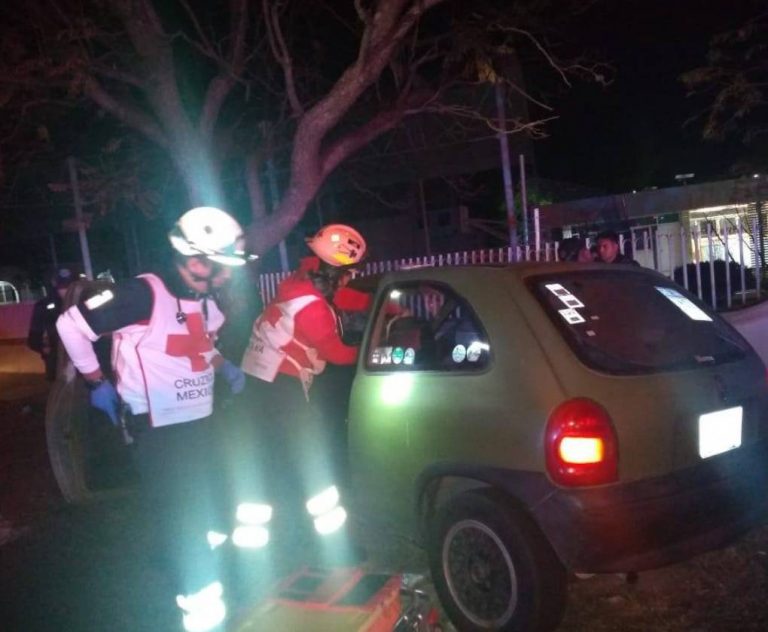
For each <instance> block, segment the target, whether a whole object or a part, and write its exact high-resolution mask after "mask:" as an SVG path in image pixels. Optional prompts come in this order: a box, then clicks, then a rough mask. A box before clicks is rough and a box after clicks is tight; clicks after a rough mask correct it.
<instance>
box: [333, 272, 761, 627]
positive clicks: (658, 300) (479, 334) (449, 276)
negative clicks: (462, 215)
mask: <svg viewBox="0 0 768 632" xmlns="http://www.w3.org/2000/svg"><path fill="white" fill-rule="evenodd" d="M767 412H768V385H767V384H766V371H765V367H764V366H763V364H762V362H761V360H760V359H759V358H758V357H757V355H756V354H755V352H754V351H753V350H752V349H751V348H750V346H749V345H748V344H747V343H746V342H745V341H744V339H743V338H742V337H741V336H740V335H739V334H738V333H737V332H736V331H735V330H734V329H733V328H732V327H731V326H730V325H728V324H727V323H726V322H725V321H723V320H722V319H721V318H720V317H719V316H717V315H716V314H714V313H712V312H711V311H709V310H708V308H707V307H706V306H705V305H703V304H702V303H701V302H699V301H698V300H697V299H696V298H694V297H693V296H691V295H690V294H688V293H687V292H686V291H685V290H683V289H682V288H680V287H679V286H677V285H675V284H674V283H672V282H671V281H670V280H669V279H667V278H666V277H663V276H661V275H659V274H656V273H654V272H651V271H647V270H642V269H639V268H635V267H633V268H629V267H624V266H603V265H579V264H521V265H514V266H506V267H455V268H420V269H412V270H406V271H398V272H393V273H391V274H388V275H386V276H384V277H382V278H381V279H380V280H379V282H378V287H377V289H376V300H375V308H374V310H373V312H372V314H371V317H370V319H369V322H368V323H367V326H366V329H365V334H364V336H363V339H362V347H361V353H360V358H359V362H358V366H357V370H356V375H355V378H354V382H353V386H352V392H351V400H350V405H349V416H348V424H349V426H348V430H349V458H350V474H351V476H350V479H351V484H352V488H353V494H354V500H355V502H354V506H355V507H356V509H357V510H358V511H360V512H363V513H364V515H365V516H366V517H367V518H368V519H369V520H371V521H373V522H374V524H376V523H378V524H380V525H381V526H382V527H387V528H388V529H390V530H396V531H398V532H400V533H402V534H404V535H407V536H410V537H417V538H420V539H421V541H422V542H424V543H425V545H426V547H427V549H428V552H429V558H430V566H431V571H432V575H433V579H434V582H435V585H436V587H437V591H438V593H439V596H440V599H441V601H442V603H443V606H444V608H445V610H446V611H447V613H448V615H449V616H450V618H451V619H452V621H453V622H454V623H455V625H456V627H457V628H458V629H460V630H540V629H551V628H553V627H556V626H557V624H558V623H559V621H560V619H561V617H562V613H563V610H564V606H565V597H566V583H567V573H568V572H582V573H604V572H629V571H641V570H644V569H649V568H654V567H659V566H662V565H665V564H669V563H672V562H676V561H679V560H682V559H685V558H687V557H690V556H692V555H696V554H698V553H701V552H704V551H707V550H710V549H713V548H717V547H720V546H722V545H724V544H725V543H727V542H728V541H730V540H732V539H733V538H735V537H736V536H738V535H740V534H742V533H743V532H745V531H746V530H747V529H749V528H750V527H752V526H754V525H756V524H758V523H760V522H761V521H762V520H763V519H764V517H765V516H766V509H767V506H768V501H767V500H766V494H765V489H766V484H767V483H768V471H767V470H768V451H767V449H766V444H767V441H766V439H767V438H768V427H767V424H768V420H767V419H766V413H767Z"/></svg>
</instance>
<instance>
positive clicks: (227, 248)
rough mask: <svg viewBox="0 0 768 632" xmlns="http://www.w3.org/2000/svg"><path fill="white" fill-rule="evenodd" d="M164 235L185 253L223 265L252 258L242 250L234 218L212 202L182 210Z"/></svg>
mask: <svg viewBox="0 0 768 632" xmlns="http://www.w3.org/2000/svg"><path fill="white" fill-rule="evenodd" d="M168 239H169V240H170V241H171V245H172V246H173V247H174V249H175V250H176V251H177V252H178V253H180V254H182V255H184V256H186V257H195V256H202V257H206V258H208V259H210V260H211V261H215V262H216V263H220V264H222V265H226V266H238V265H242V264H244V263H245V262H246V261H250V260H252V259H256V256H255V255H249V254H247V253H246V252H245V236H244V235H243V229H242V227H241V226H240V224H239V223H238V222H237V220H236V219H235V218H234V217H232V216H231V215H229V214H228V213H225V212H224V211H222V210H221V209H218V208H215V207H213V206H198V207H196V208H193V209H191V210H189V211H187V212H186V213H184V215H182V216H181V217H180V218H179V221H178V222H176V225H175V226H174V227H173V229H172V230H171V232H170V233H169V234H168Z"/></svg>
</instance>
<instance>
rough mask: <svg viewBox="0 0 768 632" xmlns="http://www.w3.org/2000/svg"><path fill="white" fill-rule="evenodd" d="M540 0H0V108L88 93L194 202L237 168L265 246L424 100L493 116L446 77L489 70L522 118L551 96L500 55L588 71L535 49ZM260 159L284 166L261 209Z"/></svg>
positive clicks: (539, 41)
mask: <svg viewBox="0 0 768 632" xmlns="http://www.w3.org/2000/svg"><path fill="white" fill-rule="evenodd" d="M576 1H578V0H576ZM547 4H548V3H547V2H542V1H541V0H527V1H517V2H508V1H507V2H504V1H501V0H499V1H496V0H485V1H483V2H480V3H472V5H471V6H468V3H466V2H464V0H454V1H452V0H349V1H347V2H341V1H334V0H229V3H228V6H226V7H224V6H217V3H209V2H205V0H176V2H171V3H161V2H159V1H156V0H26V2H24V3H22V4H21V5H20V6H18V7H14V8H13V9H10V8H8V7H7V6H6V7H5V8H4V9H2V11H4V12H5V15H4V16H3V21H4V24H5V28H4V31H5V32H6V34H7V35H6V37H5V38H4V40H3V43H2V49H3V50H2V53H3V57H2V61H0V64H1V65H2V66H3V67H2V68H0V88H1V89H2V92H1V93H0V107H4V108H5V109H6V110H8V109H9V108H11V107H12V106H13V107H15V109H14V112H15V113H19V112H22V113H26V112H27V110H28V109H29V108H32V107H34V106H35V105H36V104H38V103H41V104H45V106H46V107H51V105H52V104H53V103H55V102H56V101H60V102H65V103H68V104H70V105H72V104H76V105H78V106H80V107H83V106H85V107H88V106H89V105H90V107H92V108H93V107H94V106H95V107H96V108H97V109H98V111H99V112H100V113H106V114H107V115H109V116H110V117H111V118H112V119H113V120H114V121H116V122H118V123H119V124H121V125H122V126H123V128H124V130H126V132H127V133H128V134H129V135H131V134H133V135H138V136H139V137H140V138H142V139H144V140H146V141H149V143H151V144H152V145H154V146H155V147H157V148H160V149H162V150H163V152H164V153H165V155H166V156H167V158H168V160H169V161H170V163H171V164H172V165H173V167H174V169H175V173H177V174H178V177H179V178H180V180H181V181H182V182H183V183H184V186H185V189H186V192H187V195H188V197H189V201H190V203H192V204H216V205H224V206H226V204H227V200H226V194H225V190H224V186H223V185H222V174H223V173H224V172H225V171H226V170H229V173H232V172H233V171H234V172H237V171H238V169H239V173H240V174H242V175H243V176H244V177H245V180H246V182H247V191H248V193H249V199H250V206H251V212H252V217H253V222H252V223H251V228H250V230H249V240H250V245H251V247H252V248H254V249H255V250H256V251H257V252H264V251H265V250H267V249H268V248H269V247H270V246H272V245H274V244H275V243H277V242H278V241H280V240H281V239H283V238H284V237H285V236H286V235H287V234H288V232H290V230H291V229H292V228H293V227H294V226H295V225H296V224H297V223H298V222H299V221H300V219H301V218H302V216H303V214H304V213H305V211H306V209H307V207H308V205H309V203H310V202H311V200H312V199H313V197H314V196H315V195H316V193H317V192H318V190H319V189H320V187H321V185H322V184H323V182H324V181H325V179H326V178H327V177H328V176H329V174H331V173H332V172H333V171H334V170H335V169H336V168H337V167H338V166H339V165H340V164H341V163H342V162H343V161H345V160H346V159H347V158H348V157H349V156H351V155H352V154H354V153H355V152H356V151H358V150H360V149H361V148H362V147H364V146H366V145H367V144H369V143H371V142H373V141H375V140H376V139H377V138H379V137H380V136H381V135H383V134H384V133H386V132H388V131H389V130H391V129H393V128H394V127H396V126H398V125H399V124H400V123H401V122H402V121H403V119H404V118H405V117H406V116H408V115H411V114H414V113H423V112H425V111H435V112H443V113H449V114H451V115H452V116H454V117H462V118H467V117H468V118H475V119H477V118H485V119H487V122H488V124H489V125H492V126H494V127H495V126H496V125H497V124H498V122H497V121H495V120H491V119H490V118H488V116H487V113H485V114H483V113H480V112H477V111H473V110H472V109H471V108H467V106H466V104H460V103H455V102H454V103H452V102H451V101H450V98H449V95H450V94H451V88H453V87H455V86H457V85H458V84H465V85H466V84H478V83H481V82H503V83H504V84H505V85H506V86H507V88H508V89H511V90H514V91H517V92H518V93H520V94H523V95H524V96H525V97H526V98H527V99H529V100H530V102H531V104H532V107H533V108H534V110H535V114H534V116H533V118H532V119H529V120H524V119H521V118H520V117H519V116H517V113H510V116H509V119H508V120H507V121H504V123H503V129H504V130H505V131H507V132H510V133H511V132H515V131H519V130H531V129H536V127H537V125H539V124H540V123H541V121H542V120H545V119H546V118H548V117H550V116H551V112H550V108H549V107H548V106H547V105H546V104H545V103H544V102H543V101H542V100H541V99H539V98H535V97H533V96H532V95H531V94H530V93H529V92H527V91H526V90H525V86H524V85H522V84H521V83H520V82H519V78H518V77H516V76H510V75H509V74H508V73H506V72H505V70H504V69H505V64H504V61H505V60H508V59H509V57H510V56H511V55H515V56H520V55H521V51H531V52H532V53H533V54H534V55H536V56H537V57H538V59H539V61H540V62H541V67H546V68H548V69H549V71H551V72H552V73H553V74H554V75H555V76H557V77H559V78H560V79H561V80H562V81H563V82H564V83H566V84H567V83H568V75H569V73H581V74H588V75H591V76H593V77H594V76H598V77H599V73H598V72H597V71H596V69H595V68H593V67H588V66H586V65H584V64H582V63H579V62H575V63H568V64H566V63H564V62H561V61H559V60H558V57H557V56H556V55H555V54H554V52H552V50H551V49H550V48H549V46H548V42H547V40H546V34H545V33H544V30H545V29H544V27H543V26H542V25H543V24H545V23H544V22H539V21H537V20H538V18H539V17H540V16H541V15H542V14H541V11H542V7H546V5H547ZM558 6H560V5H558ZM37 129H39V125H38V126H37ZM2 150H3V148H2V146H0V152H2ZM1 157H2V155H1V154H0V158H1ZM267 159H272V160H282V161H283V162H284V163H285V167H286V170H287V172H288V177H287V178H286V182H285V186H284V188H283V191H282V195H281V197H280V199H279V201H278V203H277V204H276V205H274V208H273V209H272V212H271V213H267V212H266V210H265V209H266V208H267V206H268V205H267V204H266V203H265V200H264V195H263V186H262V184H263V179H262V177H261V170H262V166H263V165H264V162H265V160H267ZM238 165H240V167H238Z"/></svg>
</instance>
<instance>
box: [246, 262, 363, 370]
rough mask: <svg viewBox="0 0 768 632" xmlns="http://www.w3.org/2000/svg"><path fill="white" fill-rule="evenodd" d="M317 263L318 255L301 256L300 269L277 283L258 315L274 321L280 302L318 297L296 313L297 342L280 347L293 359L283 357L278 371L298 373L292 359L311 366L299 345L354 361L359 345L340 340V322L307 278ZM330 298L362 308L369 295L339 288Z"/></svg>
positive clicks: (351, 308) (342, 361)
mask: <svg viewBox="0 0 768 632" xmlns="http://www.w3.org/2000/svg"><path fill="white" fill-rule="evenodd" d="M318 265H319V259H317V258H316V257H307V258H306V259H302V261H301V264H300V267H299V269H298V270H297V271H296V272H295V273H294V274H292V275H291V276H289V277H288V278H287V279H285V280H284V281H283V282H282V283H281V284H280V285H279V286H278V288H277V295H276V296H275V298H274V299H273V300H272V302H271V303H270V304H269V305H268V306H267V307H266V309H265V310H264V313H263V314H262V316H261V318H263V319H265V320H267V321H269V322H272V323H273V324H274V323H276V322H277V321H278V320H279V319H280V317H281V315H282V313H281V311H280V309H279V307H278V304H279V303H284V302H286V301H289V300H291V299H296V298H299V297H303V296H315V297H317V298H319V299H320V300H315V301H313V302H311V303H309V304H308V305H307V306H306V307H304V308H302V309H301V310H299V311H298V312H297V313H296V314H295V316H294V326H293V336H294V338H295V339H296V340H297V341H298V342H299V343H300V344H295V343H293V342H289V343H288V344H287V345H285V346H284V347H283V351H285V352H286V353H287V354H288V356H290V357H291V358H292V359H293V360H294V362H291V361H289V360H284V361H283V362H282V364H281V365H280V369H279V372H280V373H285V374H287V375H293V376H297V377H298V375H299V372H298V369H297V367H296V365H295V363H298V364H299V365H301V366H311V362H310V360H309V359H308V358H307V355H306V352H305V350H304V348H303V347H302V346H301V345H304V346H305V347H309V348H311V349H314V350H315V351H316V352H317V356H318V359H320V360H324V361H326V362H331V363H333V364H354V363H355V361H356V359H357V352H358V347H352V346H349V345H346V344H344V342H343V341H342V340H341V337H340V336H339V324H338V321H337V318H336V314H335V312H334V311H333V308H332V307H331V305H329V304H328V302H327V300H326V299H325V297H324V296H323V295H322V294H321V293H320V292H318V291H317V289H316V288H315V286H314V285H313V284H312V281H311V280H310V279H309V276H308V272H310V271H312V270H316V269H317V267H318ZM333 302H334V304H335V305H336V306H337V307H338V308H339V309H343V310H347V311H363V310H366V309H368V308H369V307H370V305H371V297H370V295H369V294H366V293H364V292H359V291H357V290H352V289H350V288H340V289H339V290H338V291H337V292H336V294H335V295H334V301H333Z"/></svg>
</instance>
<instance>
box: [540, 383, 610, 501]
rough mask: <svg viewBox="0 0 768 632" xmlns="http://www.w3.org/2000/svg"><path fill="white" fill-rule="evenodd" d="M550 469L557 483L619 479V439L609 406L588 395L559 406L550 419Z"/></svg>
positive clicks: (547, 445)
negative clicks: (604, 406) (605, 407)
mask: <svg viewBox="0 0 768 632" xmlns="http://www.w3.org/2000/svg"><path fill="white" fill-rule="evenodd" d="M545 451H546V460H547V472H548V473H549V476H550V477H551V478H552V480H553V481H554V482H555V483H557V484H558V485H563V486H565V487H579V486H587V485H604V484H606V483H613V482H615V481H616V480H618V476H619V458H618V442H617V439H616V432H615V430H614V428H613V423H612V422H611V418H610V417H609V415H608V413H607V412H606V410H605V409H604V408H603V407H602V406H600V404H598V403H597V402H594V401H592V400H590V399H586V398H577V399H571V400H568V401H566V402H564V403H562V404H560V406H558V407H557V408H556V409H555V410H554V411H553V412H552V414H551V415H550V417H549V420H548V422H547V433H546V439H545Z"/></svg>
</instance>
